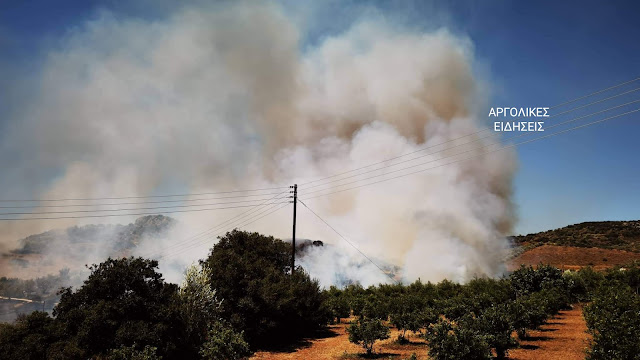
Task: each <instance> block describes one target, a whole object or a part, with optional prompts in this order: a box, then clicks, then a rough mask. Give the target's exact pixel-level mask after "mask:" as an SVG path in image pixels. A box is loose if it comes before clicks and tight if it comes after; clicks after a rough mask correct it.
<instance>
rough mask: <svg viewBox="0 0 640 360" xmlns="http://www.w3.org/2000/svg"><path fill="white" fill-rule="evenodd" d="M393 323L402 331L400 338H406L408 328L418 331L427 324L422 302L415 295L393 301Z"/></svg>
mask: <svg viewBox="0 0 640 360" xmlns="http://www.w3.org/2000/svg"><path fill="white" fill-rule="evenodd" d="M391 302H392V303H391V308H392V310H391V315H390V320H391V324H393V326H395V327H396V328H397V329H398V330H400V331H402V333H401V334H400V336H399V338H398V340H400V341H401V342H402V341H405V340H406V332H407V330H409V331H412V332H414V333H415V332H418V331H420V329H421V328H422V327H423V326H424V325H425V322H424V316H425V315H426V314H424V313H423V310H422V304H421V303H420V299H419V298H417V297H415V296H409V295H404V296H400V297H396V298H394V300H392V301H391Z"/></svg>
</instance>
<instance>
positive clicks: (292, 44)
mask: <svg viewBox="0 0 640 360" xmlns="http://www.w3.org/2000/svg"><path fill="white" fill-rule="evenodd" d="M303 31H304V30H303V29H301V28H300V26H299V25H298V23H297V22H296V21H295V19H292V15H291V14H287V13H285V12H284V11H283V10H282V8H281V7H280V6H279V5H277V4H273V3H258V2H238V3H233V4H229V3H223V4H218V5H207V6H195V7H186V8H184V9H180V10H179V11H177V12H176V13H175V14H173V15H171V16H168V17H167V18H166V19H161V20H145V19H140V18H131V17H124V16H118V15H117V14H113V13H109V12H103V13H101V14H100V16H97V17H96V18H95V19H93V20H91V21H88V22H86V23H85V24H84V25H83V26H80V27H78V28H75V29H74V30H73V31H71V32H69V33H68V34H67V35H66V36H65V38H64V39H61V40H60V43H59V46H58V47H57V48H56V49H54V50H52V51H50V52H49V53H48V55H47V57H46V59H45V60H44V61H43V65H42V70H41V72H40V73H38V75H37V77H38V88H37V89H36V90H34V92H33V94H32V95H33V96H32V97H31V98H29V99H25V104H24V107H23V111H21V112H20V113H18V114H17V115H15V118H13V119H11V121H10V123H9V126H8V127H7V129H6V131H5V133H4V134H3V137H2V139H1V141H2V146H3V152H2V153H3V155H1V156H0V161H1V162H2V165H3V167H4V169H6V171H7V172H6V173H7V174H11V175H6V177H5V176H4V175H3V177H5V179H4V180H5V181H2V183H7V182H9V180H16V181H17V180H18V179H20V185H19V186H16V189H17V190H16V191H17V192H18V193H26V194H32V196H36V197H41V198H47V197H48V198H56V197H60V196H63V197H109V196H141V195H151V194H155V193H162V192H172V193H175V192H178V193H180V192H193V193H198V192H210V191H224V190H230V189H238V188H240V189H242V188H262V187H271V186H276V185H278V186H279V185H283V184H284V185H289V184H292V183H294V182H298V183H304V182H308V181H311V180H313V179H316V178H322V177H326V176H330V175H333V174H335V173H340V172H344V171H346V170H350V169H353V168H358V167H361V166H364V165H367V164H370V163H374V162H378V161H381V160H383V159H386V158H389V157H394V156H398V155H402V154H405V153H408V152H412V151H416V150H418V149H420V148H422V147H424V146H435V145H437V144H440V143H442V142H444V141H449V140H451V139H455V138H457V137H461V136H463V135H468V134H470V133H473V132H476V131H479V130H482V129H484V123H483V121H482V120H481V119H480V117H479V116H478V113H479V112H480V111H481V109H482V104H484V103H485V102H486V101H487V99H488V94H487V93H486V90H485V86H484V85H483V82H482V81H480V80H478V78H477V76H476V75H475V74H474V70H473V67H474V61H475V60H474V55H473V46H472V43H471V42H470V40H468V39H467V38H465V37H462V36H458V35H454V34H452V33H450V32H449V31H447V30H446V29H441V30H437V31H431V32H421V31H416V30H408V29H406V28H403V27H401V26H397V25H394V24H391V23H388V22H385V21H383V20H380V19H377V18H363V19H360V20H358V21H355V22H354V23H353V25H352V26H351V27H350V28H349V29H347V30H346V31H344V32H342V33H339V34H334V35H332V36H330V37H327V38H324V39H321V40H319V41H318V42H317V43H314V44H303V43H302V42H303V40H302V39H304V33H302V32H303ZM478 136H480V135H477V136H469V137H466V138H464V139H460V140H456V141H452V142H450V143H447V145H446V146H444V145H443V146H440V147H434V148H433V149H432V150H429V151H427V152H423V153H420V154H427V153H429V152H431V151H437V150H441V149H444V148H446V147H451V146H453V145H459V144H462V143H464V142H469V141H471V140H474V139H477V137H478ZM488 143H489V140H482V141H477V142H475V143H473V144H470V145H464V146H459V147H457V148H455V149H450V150H446V151H443V152H441V153H437V154H433V155H431V156H427V157H424V158H422V159H421V160H419V161H415V162H411V163H407V164H404V165H412V164H416V163H421V162H426V161H433V162H432V163H430V164H429V165H427V166H423V167H422V168H426V167H433V166H437V165H439V164H445V163H448V162H450V161H452V160H453V159H451V158H446V159H443V158H444V157H447V156H451V155H455V154H457V153H458V152H461V151H465V150H470V149H471V150H472V154H478V153H480V152H481V151H482V147H483V146H485V145H486V144H488ZM468 155H469V154H468V153H467V154H466V156H468ZM399 167H401V166H398V167H391V168H388V169H387V170H386V171H392V170H395V169H397V168H399ZM514 168H515V160H514V156H513V154H511V153H506V152H498V153H492V154H487V155H483V156H478V157H476V158H474V159H472V160H468V161H461V162H458V163H455V164H450V165H446V166H440V167H437V168H434V169H432V170H428V171H424V172H422V173H419V174H416V175H411V176H407V177H403V178H401V179H397V180H392V181H388V182H383V183H380V184H376V185H372V186H365V187H362V188H358V189H354V190H349V191H345V192H341V193H338V194H335V195H331V196H326V197H319V198H317V199H309V200H305V199H306V197H307V196H308V197H311V196H312V195H311V194H309V195H307V194H308V193H309V192H310V191H312V190H316V189H320V188H324V187H316V188H313V189H311V188H309V189H308V190H307V189H305V186H303V185H301V187H300V197H301V198H302V199H303V201H305V203H307V204H308V205H309V206H310V207H311V208H312V209H314V210H315V211H317V212H318V213H319V214H320V215H321V216H323V217H324V218H325V219H326V220H327V221H328V222H329V223H330V224H332V225H334V226H335V227H336V228H337V229H339V230H340V231H341V232H342V233H343V234H344V235H345V236H347V237H348V238H349V239H350V240H351V241H352V242H353V243H354V244H356V245H357V246H358V248H360V249H361V250H362V251H363V252H365V253H367V254H368V255H370V256H371V257H372V258H376V259H384V261H386V262H389V263H393V264H397V265H399V266H401V267H402V269H403V273H402V276H403V278H404V280H406V281H411V280H415V279H417V278H421V279H422V280H432V281H437V280H441V279H443V278H450V279H453V280H459V281H464V280H466V279H469V278H470V277H472V276H476V275H477V276H483V275H486V276H495V275H497V274H500V273H501V272H502V271H503V270H502V269H503V267H502V264H501V262H500V258H501V256H502V253H501V252H502V250H503V249H504V248H505V247H506V246H507V242H506V240H505V239H504V236H505V234H508V233H509V231H510V230H511V224H512V222H513V220H514V214H513V206H512V204H511V200H510V196H511V180H512V179H511V178H512V175H513V173H514ZM416 169H420V167H418V168H416ZM414 170H415V169H414ZM383 171H384V170H381V171H378V172H373V173H370V174H368V175H366V176H364V177H362V178H353V179H350V180H358V179H365V180H366V179H367V178H370V177H371V176H374V175H379V174H382V173H383ZM401 174H403V172H398V173H393V175H392V174H389V177H391V176H395V175H401ZM22 179H24V180H22ZM345 182H347V180H345ZM366 182H367V181H363V182H362V183H366ZM337 184H339V182H338V183H335V184H334V185H333V187H327V189H329V190H327V192H329V191H331V190H339V189H342V187H339V186H337ZM310 185H313V184H310ZM316 194H317V193H316ZM245 210H246V209H245ZM241 211H243V209H238V210H237V211H234V210H229V211H225V212H222V211H216V212H208V213H192V214H181V215H177V216H176V217H177V218H178V219H179V220H180V221H181V222H182V223H183V225H185V226H184V228H186V229H188V230H186V231H184V232H183V233H181V234H178V235H175V234H174V235H172V236H171V237H170V238H169V239H167V241H166V243H160V244H158V243H155V244H151V245H148V248H144V249H140V251H139V252H140V254H145V255H148V254H149V253H153V252H154V251H155V252H161V251H162V250H163V249H168V248H169V247H170V246H174V247H172V248H170V249H172V250H174V251H175V250H177V249H179V248H176V247H175V243H176V242H177V241H180V240H181V239H183V238H185V237H187V236H188V235H191V234H196V233H198V232H200V231H202V230H204V229H207V228H209V227H211V226H212V225H214V224H215V223H217V222H220V221H222V220H225V219H227V218H229V217H231V216H233V215H235V214H238V213H240V212H241ZM298 213H299V219H298V233H299V235H300V236H304V237H306V238H311V239H321V240H323V241H324V242H326V243H334V245H335V247H334V248H333V249H334V250H332V251H336V250H335V249H342V250H340V251H339V253H340V255H338V256H333V255H331V254H328V253H325V254H323V253H318V254H317V255H314V256H313V257H309V258H308V259H307V260H306V263H304V262H303V265H304V266H306V267H307V270H309V272H310V273H311V275H312V276H314V277H317V278H319V279H321V281H322V283H323V285H330V284H332V283H336V282H338V280H336V279H340V278H345V277H347V278H351V279H353V280H356V281H361V282H362V283H363V284H365V285H368V284H372V283H377V282H381V281H386V278H385V275H384V274H381V273H380V272H379V271H378V269H376V268H375V267H373V265H371V264H369V263H368V261H367V260H366V259H363V258H362V257H361V255H360V254H358V253H357V252H355V251H353V249H351V248H350V247H349V246H348V245H345V244H344V243H343V242H342V240H341V239H340V238H339V237H338V236H337V235H336V234H335V233H333V232H332V231H331V230H330V229H328V228H326V226H325V225H324V224H322V223H320V222H319V221H317V219H315V218H314V216H313V215H311V214H310V213H309V212H308V211H306V209H305V208H304V207H303V206H299V210H298ZM131 220H132V219H127V220H122V219H109V218H106V219H88V220H79V221H77V220H68V221H56V222H52V221H42V222H34V221H25V222H2V223H0V236H2V242H3V243H5V244H8V243H10V241H12V240H15V239H17V238H19V237H23V236H26V235H29V234H32V233H36V232H41V231H45V230H48V229H51V228H53V227H56V228H60V227H64V226H67V225H72V224H78V223H79V224H82V223H95V222H99V221H100V222H123V221H127V222H130V221H131ZM290 220H291V218H290V214H289V213H288V212H287V213H285V212H278V213H275V214H273V215H270V216H269V217H266V218H264V220H261V221H259V222H256V223H255V224H252V225H251V226H250V229H251V230H257V231H260V232H264V233H267V234H272V235H274V236H277V237H281V238H289V237H290V231H291V226H290ZM210 246H211V242H207V243H202V244H201V245H200V246H197V247H194V248H191V249H189V251H183V252H180V253H179V254H176V255H175V256H173V257H171V256H169V258H163V260H162V261H161V263H162V264H163V265H162V266H163V269H164V270H165V271H167V272H169V271H170V269H175V270H179V271H176V273H180V272H181V271H182V269H184V267H186V265H188V264H190V263H192V261H194V260H195V259H197V258H202V257H204V256H206V251H207V249H208V247H210ZM344 254H346V255H345V256H346V257H345V256H343V255H344ZM365 269H366V271H363V270H365ZM170 279H171V280H174V281H177V279H176V277H175V276H172V275H170Z"/></svg>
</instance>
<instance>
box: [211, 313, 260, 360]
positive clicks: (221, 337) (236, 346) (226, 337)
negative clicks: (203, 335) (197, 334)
mask: <svg viewBox="0 0 640 360" xmlns="http://www.w3.org/2000/svg"><path fill="white" fill-rule="evenodd" d="M250 354H251V351H250V350H249V344H247V342H246V341H244V339H243V337H242V334H241V333H240V334H239V333H236V332H235V331H233V329H231V328H230V327H228V326H225V325H224V324H223V323H221V322H217V323H214V324H213V326H212V327H211V328H210V329H209V332H208V334H207V339H206V341H205V343H204V344H203V345H202V348H201V349H200V355H201V356H202V358H203V359H205V360H218V359H225V360H238V359H244V358H246V357H248V356H249V355H250Z"/></svg>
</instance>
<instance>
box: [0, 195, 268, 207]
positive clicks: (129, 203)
mask: <svg viewBox="0 0 640 360" xmlns="http://www.w3.org/2000/svg"><path fill="white" fill-rule="evenodd" d="M276 194H280V193H276ZM266 195H269V194H257V195H240V196H221V197H212V198H209V197H208V198H204V199H180V200H160V201H136V202H117V203H90V204H63V205H23V206H0V209H33V208H68V207H89V206H96V207H98V206H117V205H144V204H166V203H191V202H197V201H209V200H219V199H237V198H247V197H254V196H266ZM267 199H269V198H267ZM262 200H266V199H265V198H260V199H251V200H236V201H232V202H229V203H243V202H254V201H262Z"/></svg>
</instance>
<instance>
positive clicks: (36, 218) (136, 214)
mask: <svg viewBox="0 0 640 360" xmlns="http://www.w3.org/2000/svg"><path fill="white" fill-rule="evenodd" d="M254 206H256V205H238V206H228V207H218V208H207V209H192V210H170V211H162V212H161V213H163V214H174V213H186V212H200V211H213V210H226V209H237V208H246V207H254ZM146 215H158V213H157V212H155V213H130V214H105V215H82V216H57V217H53V216H52V217H29V218H13V219H12V218H0V221H27V220H60V219H85V218H103V217H116V216H146Z"/></svg>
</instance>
